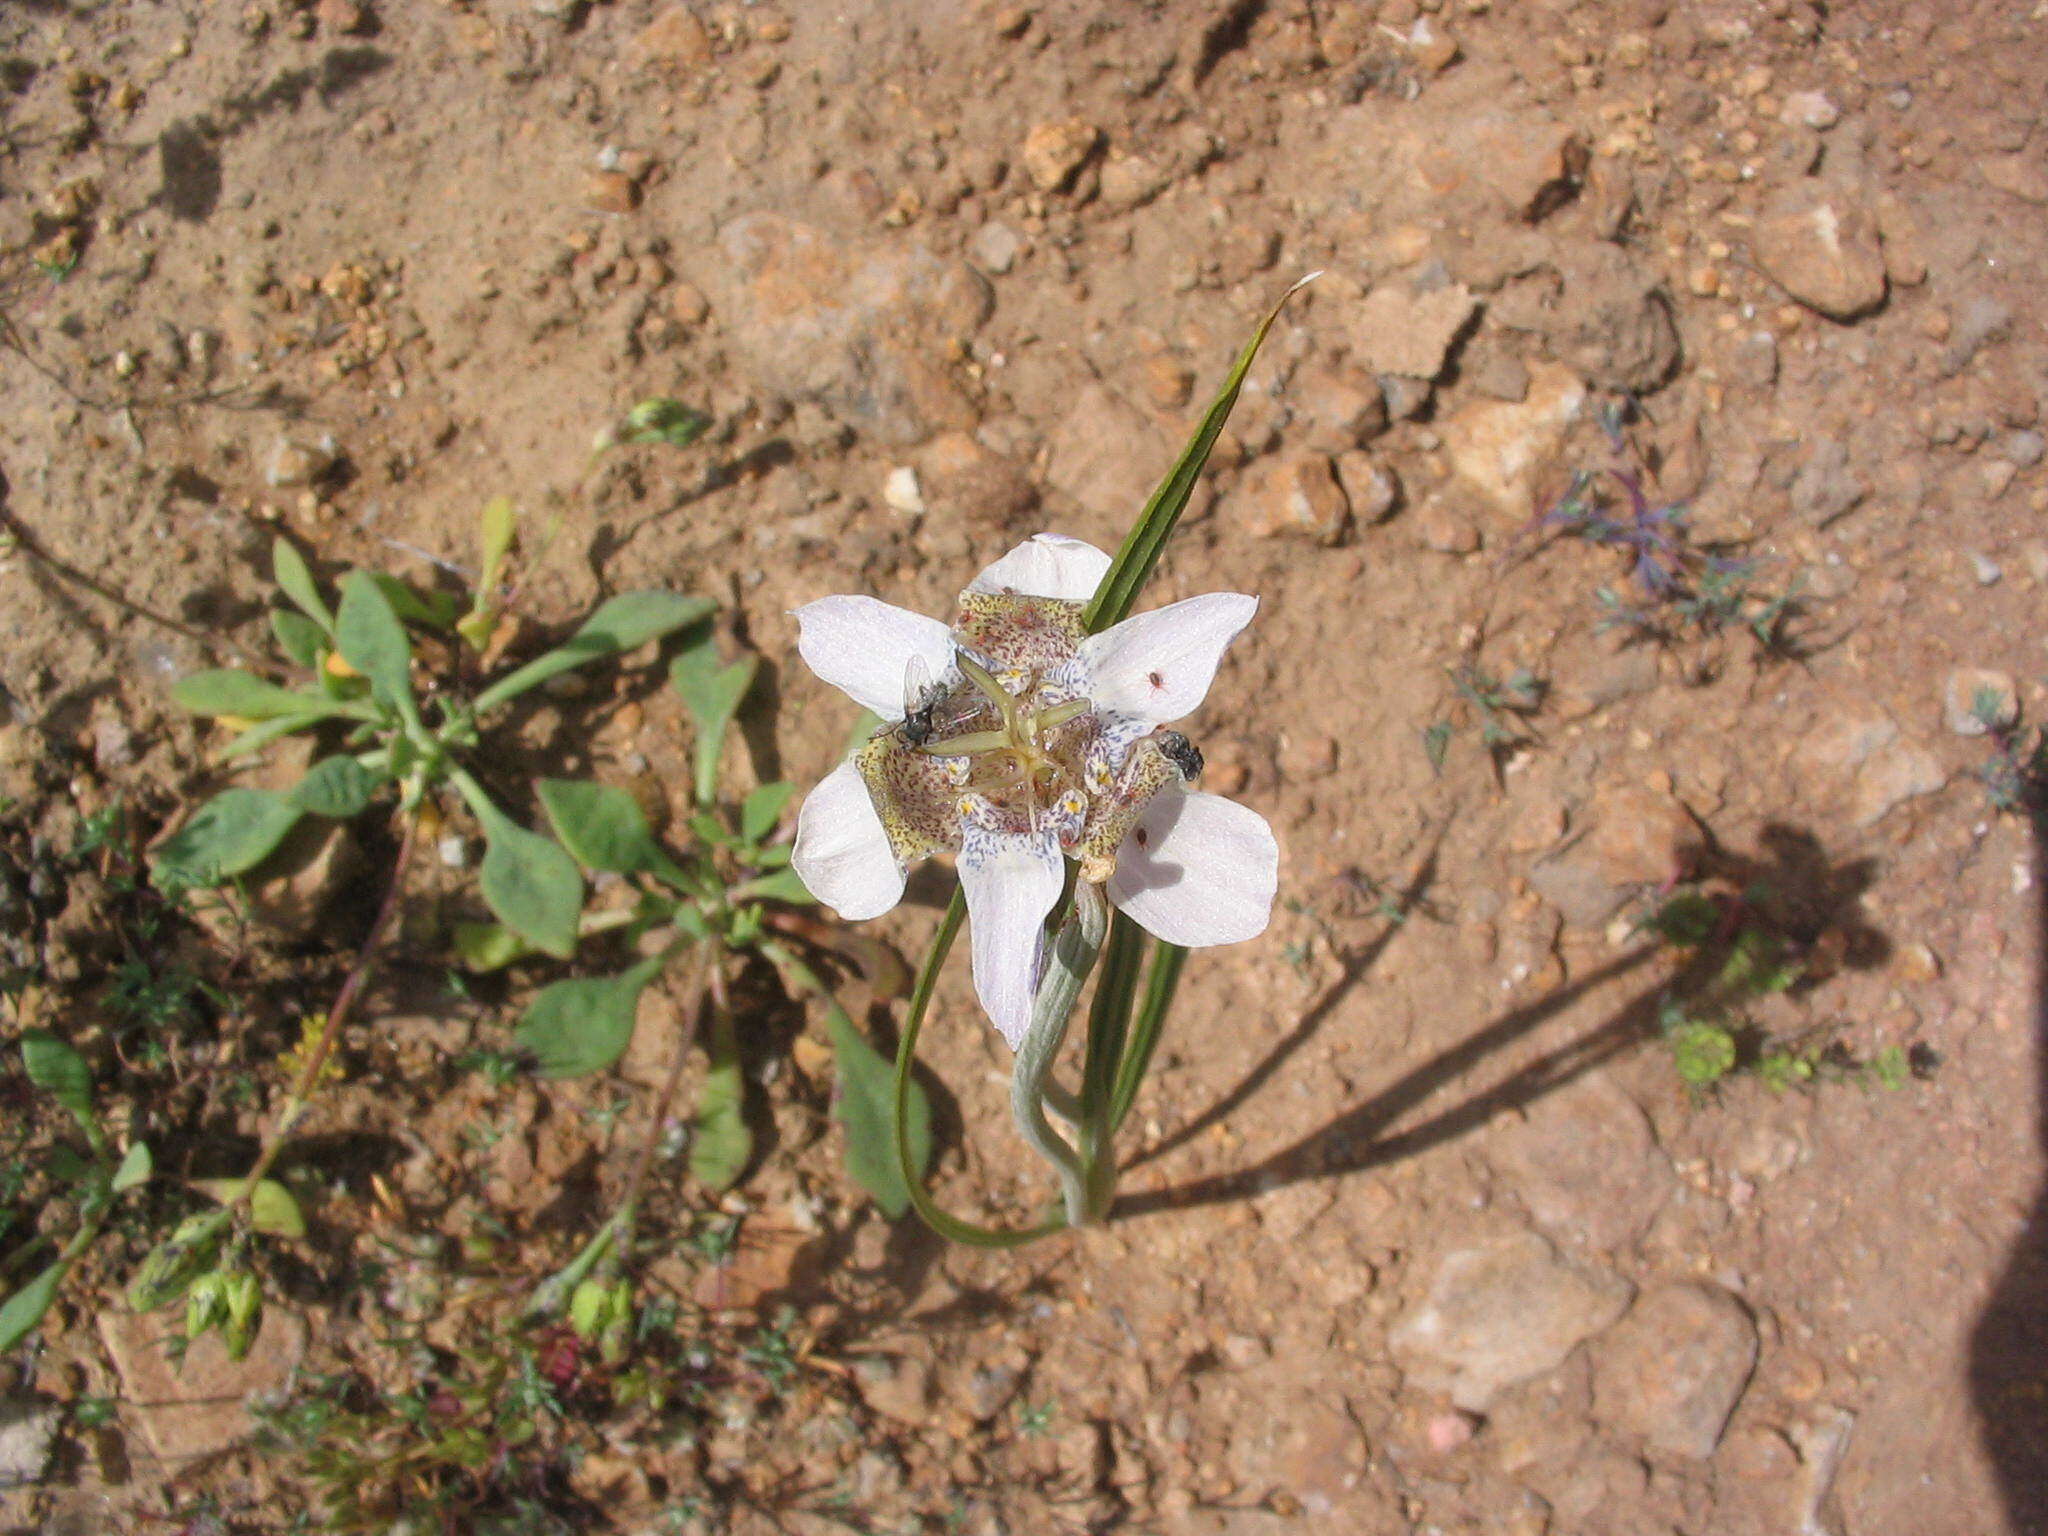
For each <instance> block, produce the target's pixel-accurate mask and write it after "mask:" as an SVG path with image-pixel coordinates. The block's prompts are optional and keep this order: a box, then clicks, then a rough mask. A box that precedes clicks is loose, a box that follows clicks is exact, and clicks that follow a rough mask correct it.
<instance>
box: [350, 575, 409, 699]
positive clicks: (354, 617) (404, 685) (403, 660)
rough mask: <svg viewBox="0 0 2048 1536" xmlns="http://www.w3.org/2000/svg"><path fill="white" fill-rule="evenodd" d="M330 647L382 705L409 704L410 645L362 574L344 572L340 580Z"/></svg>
mask: <svg viewBox="0 0 2048 1536" xmlns="http://www.w3.org/2000/svg"><path fill="white" fill-rule="evenodd" d="M335 625H336V627H335V645H336V648H337V649H338V650H340V652H341V659H342V660H343V661H345V662H347V663H348V664H349V665H350V666H351V667H354V668H355V669H356V671H358V672H360V673H362V675H363V676H364V677H367V678H368V679H369V680H370V687H371V688H372V689H374V690H375V691H376V693H377V694H378V695H379V696H380V697H381V698H383V699H384V700H385V701H386V702H387V703H389V704H392V705H394V706H397V707H405V706H407V705H410V704H411V702H412V642H411V641H410V640H408V639H406V637H405V626H404V625H403V624H402V623H400V622H399V618H398V614H397V612H396V611H395V610H393V608H392V606H391V599H390V598H389V597H388V596H387V595H386V593H385V591H384V588H383V587H382V586H380V585H379V584H378V582H377V579H376V578H375V577H374V576H372V575H370V574H369V573H368V572H367V571H350V572H349V573H348V574H347V575H346V576H344V577H342V579H341V613H340V615H339V617H338V618H337V619H336V621H335Z"/></svg>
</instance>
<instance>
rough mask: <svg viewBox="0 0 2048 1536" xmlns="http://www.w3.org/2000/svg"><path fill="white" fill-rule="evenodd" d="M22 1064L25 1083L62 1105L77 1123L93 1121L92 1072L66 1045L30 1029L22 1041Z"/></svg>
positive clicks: (43, 1031) (45, 1033)
mask: <svg viewBox="0 0 2048 1536" xmlns="http://www.w3.org/2000/svg"><path fill="white" fill-rule="evenodd" d="M21 1064H22V1065H23V1066H24V1067H25V1068H27V1070H28V1080H29V1081H30V1082H32V1083H34V1084H35V1085H36V1086H37V1087H38V1088H40V1089H42V1090H43V1092H45V1093H47V1094H48V1095H49V1096H50V1097H51V1098H53V1099H55V1100H56V1101H57V1102H58V1103H59V1104H62V1105H63V1106H64V1107H65V1108H66V1109H68V1110H70V1111H71V1113H72V1114H73V1115H74V1116H76V1117H77V1118H78V1119H79V1120H80V1121H89V1120H91V1119H92V1118H93V1110H92V1068H90V1067H88V1066H87V1065H86V1064H85V1058H84V1057H83V1056H81V1055H79V1054H78V1052H77V1051H76V1050H74V1049H73V1048H72V1047H71V1046H70V1045H69V1044H68V1043H66V1042H65V1041H62V1040H59V1039H58V1038H57V1037H56V1036H55V1035H53V1034H51V1033H50V1032H49V1031H48V1030H46V1029H31V1030H26V1031H24V1032H23V1034H22V1037H21Z"/></svg>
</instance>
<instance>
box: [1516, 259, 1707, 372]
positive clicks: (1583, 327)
mask: <svg viewBox="0 0 2048 1536" xmlns="http://www.w3.org/2000/svg"><path fill="white" fill-rule="evenodd" d="M1558 274H1559V276H1560V277H1561V278H1562V279H1563V283H1564V287H1563V291H1562V293H1561V294H1560V295H1559V298H1558V301H1557V304H1556V307H1555V308H1554V310H1553V311H1552V312H1551V314H1550V315H1549V316H1548V317H1547V322H1546V324H1545V325H1544V327H1543V329H1544V331H1545V332H1546V334H1547V335H1548V336H1549V338H1550V344H1551V347H1552V349H1553V350H1554V351H1555V352H1556V354H1557V356H1558V357H1559V359H1560V360H1562V361H1563V362H1566V363H1568V364H1570V365H1571V367H1572V368H1573V370H1574V371H1575V372H1577V374H1578V375H1579V377H1580V378H1582V379H1584V380H1585V381H1586V382H1587V383H1588V384H1592V385H1594V386H1596V387H1597V388H1600V389H1613V390H1620V391H1623V392H1624V393H1627V394H1632V395H1646V394H1649V393H1651V392H1652V391H1654V390H1657V389H1660V388H1662V387H1663V386H1664V385H1665V384H1666V383H1668V382H1669V381H1670V379H1671V376H1672V375H1673V374H1674V373H1676V372H1677V371H1678V357H1679V345H1678V323H1677V321H1675V320H1674V319H1673V318H1672V313H1671V300H1670V298H1669V296H1668V295H1667V294H1666V293H1665V292H1664V287H1663V278H1662V277H1661V276H1660V275H1659V274H1658V273H1657V272H1656V271H1655V270H1654V269H1653V268H1651V267H1649V266H1648V265H1646V264H1645V263H1644V262H1642V261H1641V260H1639V259H1638V258H1636V257H1635V256H1633V255H1631V254H1630V253H1629V252H1627V251H1625V250H1624V249H1623V248H1622V247H1620V246H1618V245H1610V244H1608V243H1607V242H1606V241H1604V240H1603V241H1591V242H1587V243H1584V244H1581V245H1579V246H1576V247H1574V248H1572V249H1571V250H1569V251H1567V252H1566V253H1565V255H1564V256H1563V257H1562V258H1561V259H1560V260H1559V262H1558Z"/></svg>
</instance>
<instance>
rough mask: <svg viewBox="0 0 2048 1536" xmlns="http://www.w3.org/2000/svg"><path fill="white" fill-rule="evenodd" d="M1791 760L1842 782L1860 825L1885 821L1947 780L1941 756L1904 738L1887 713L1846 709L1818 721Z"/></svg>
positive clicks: (1801, 768) (1803, 768)
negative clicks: (1858, 712)
mask: <svg viewBox="0 0 2048 1536" xmlns="http://www.w3.org/2000/svg"><path fill="white" fill-rule="evenodd" d="M1792 765H1793V767H1794V768H1795V769H1797V770H1798V771H1801V772H1803V773H1808V774H1812V775H1815V776H1817V777H1821V778H1824V779H1826V778H1832V779H1835V780H1836V781H1837V782H1839V783H1841V784H1842V786H1843V788H1844V790H1845V792H1846V797H1847V799H1848V803H1849V812H1850V814H1851V815H1852V816H1853V817H1854V818H1855V821H1856V825H1858V826H1859V827H1868V826H1872V825H1874V824H1875V823H1877V822H1879V821H1882V820H1883V819H1884V817H1885V816H1886V815H1887V814H1888V813H1889V812H1890V811H1892V810H1893V809H1894V808H1895V807H1897V806H1899V805H1902V804H1904V803H1905V802H1906V801H1908V800H1911V799H1915V798H1917V797H1918V796H1921V795H1931V794H1933V793H1934V792H1935V791H1936V790H1938V789H1940V788H1941V787H1942V786H1943V785H1944V784H1946V783H1947V782H1948V772H1947V770H1946V769H1944V768H1943V767H1942V766H1941V761H1940V759H1938V758H1937V757H1935V755H1934V754H1933V753H1932V752H1930V751H1929V750H1928V749H1927V748H1926V747H1924V746H1921V745H1920V744H1919V743H1918V742H1914V741H1908V740H1906V739H1904V738H1903V737H1902V736H1901V734H1900V731H1899V727H1898V724H1897V722H1896V721H1894V720H1892V719H1891V718H1890V717H1889V716H1887V715H1883V714H1843V715H1837V716H1835V717H1833V718H1832V719H1828V720H1823V721H1820V722H1818V723H1817V724H1816V725H1815V726H1814V728H1813V729H1812V730H1811V731H1809V732H1808V734H1807V736H1806V738H1805V739H1804V741H1802V742H1801V744H1800V746H1799V748H1798V750H1797V751H1795V752H1794V753H1793V755H1792Z"/></svg>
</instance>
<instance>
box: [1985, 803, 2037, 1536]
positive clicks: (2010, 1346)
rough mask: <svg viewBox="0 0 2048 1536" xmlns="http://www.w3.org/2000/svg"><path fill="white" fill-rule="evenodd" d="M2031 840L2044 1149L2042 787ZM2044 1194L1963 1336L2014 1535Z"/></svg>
mask: <svg viewBox="0 0 2048 1536" xmlns="http://www.w3.org/2000/svg"><path fill="white" fill-rule="evenodd" d="M2023 805H2024V809H2025V811H2026V813H2027V816H2028V820H2029V822H2030V824H2031V827H2032V834H2033V890H2034V966H2035V975H2034V996H2033V999H2032V1001H2033V1005H2034V1016H2033V1031H2034V1050H2035V1061H2036V1064H2037V1068H2038V1070H2039V1071H2040V1073H2041V1102H2040V1112H2039V1121H2038V1129H2039V1134H2040V1136H2041V1138H2042V1142H2043V1144H2044V1145H2048V785H2044V784H2040V783H2034V784H2030V785H2029V786H2028V787H2027V793H2026V798H2025V801H2024V802H2023ZM2044 1362H2048V1188H2044V1189H2043V1190H2042V1191H2041V1192H2040V1194H2038V1195H2037V1196H2036V1197H2035V1200H2034V1207H2033V1210H2032V1211H2031V1212H2030V1213H2029V1215H2028V1217H2027V1225H2026V1228H2025V1230H2024V1231H2023V1232H2022V1233H2021V1235H2020V1238H2019V1240H2018V1241H2017V1242H2016V1243H2014V1244H2013V1248H2012V1253H2011V1254H2010V1256H2009V1257H2008V1258H2007V1260H2006V1265H2005V1270H2004V1272H2003V1273H2002V1274H2001V1275H2000V1276H1999V1278H1998V1283H1997V1285H1996V1286H1994V1287H1993V1289H1992V1292H1991V1299H1990V1300H1989V1301H1988V1302H1986V1303H1985V1306H1984V1311H1983V1313H1982V1314H1981V1315H1980V1316H1979V1317H1978V1319H1977V1325H1976V1327H1975V1329H1974V1330H1972V1332H1971V1335H1970V1358H1969V1362H1968V1365H1969V1377H1970V1397H1971V1401H1972V1402H1973V1403H1974V1404H1975V1406H1976V1409H1977V1415H1978V1418H1979V1419H1980V1421H1981V1426H1982V1433H1983V1437H1984V1449H1985V1452H1986V1454H1988V1455H1989V1457H1990V1458H1991V1464H1992V1467H1993V1469H1994V1470H1995V1473H1996V1476H1997V1479H1998V1485H1999V1491H2000V1493H2001V1494H2002V1495H2003V1496H2004V1499H2005V1510H2006V1517H2007V1520H2008V1521H2009V1524H2010V1529H2011V1530H2012V1531H2014V1532H2015V1533H2016V1536H2038V1533H2042V1532H2048V1390H2044V1388H2043V1376H2044V1372H2048V1365H2044Z"/></svg>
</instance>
